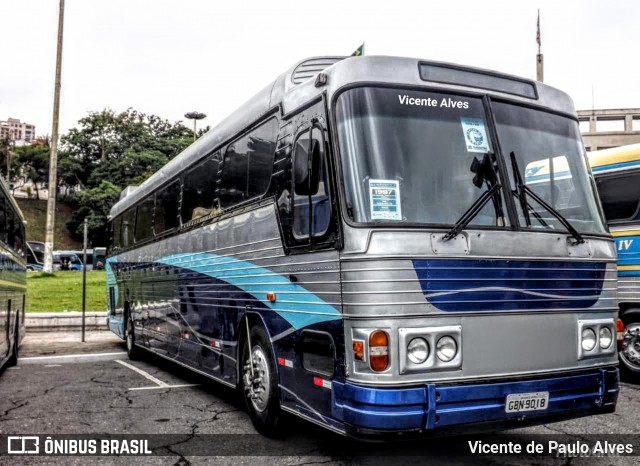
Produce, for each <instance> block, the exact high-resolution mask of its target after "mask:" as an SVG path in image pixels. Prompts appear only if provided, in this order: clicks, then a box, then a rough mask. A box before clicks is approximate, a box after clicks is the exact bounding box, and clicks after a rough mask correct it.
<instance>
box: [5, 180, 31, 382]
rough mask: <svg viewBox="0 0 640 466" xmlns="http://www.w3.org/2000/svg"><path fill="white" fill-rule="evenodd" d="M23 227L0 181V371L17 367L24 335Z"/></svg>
mask: <svg viewBox="0 0 640 466" xmlns="http://www.w3.org/2000/svg"><path fill="white" fill-rule="evenodd" d="M24 225H25V222H24V217H23V216H22V212H21V211H20V208H19V207H18V204H17V203H16V201H15V199H13V196H12V195H11V193H10V191H9V190H8V189H7V187H6V186H5V184H4V181H3V180H0V371H1V370H2V369H3V368H4V367H8V366H15V365H16V364H17V363H18V352H19V351H18V350H19V346H20V343H21V342H22V339H23V338H24V335H25V325H24V324H25V304H26V293H27V263H26V260H25V251H26V249H25V247H26V245H25V228H24Z"/></svg>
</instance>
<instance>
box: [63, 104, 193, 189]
mask: <svg viewBox="0 0 640 466" xmlns="http://www.w3.org/2000/svg"><path fill="white" fill-rule="evenodd" d="M78 123H79V128H72V129H71V130H69V132H68V133H67V134H65V135H64V136H63V137H62V140H61V141H62V146H63V148H64V150H65V151H66V152H67V153H68V154H69V156H70V157H71V158H72V159H75V160H76V161H78V163H79V164H80V166H81V167H82V170H80V171H79V172H78V173H77V178H78V181H79V185H80V186H81V187H82V188H85V187H93V186H97V184H96V183H99V182H100V180H99V179H96V178H95V177H94V179H93V180H92V179H91V177H92V174H93V172H94V171H95V170H96V169H97V168H98V167H99V166H101V165H103V164H107V165H108V164H110V163H111V162H112V161H118V160H119V159H122V158H123V157H124V156H125V153H127V152H129V153H139V152H146V151H156V152H159V153H161V154H163V155H164V156H165V157H166V160H170V159H172V158H173V157H175V156H176V155H178V154H179V153H180V152H182V151H183V150H184V149H185V148H186V147H187V146H188V145H189V144H190V142H191V140H190V138H191V137H192V133H191V130H189V128H187V127H186V126H184V125H183V124H182V123H181V122H177V123H171V122H169V121H168V120H165V119H162V118H160V117H158V116H156V115H145V114H144V113H140V112H138V111H136V110H133V109H128V110H127V111H125V112H121V113H115V112H114V111H113V110H110V109H105V110H102V111H101V112H93V113H90V114H89V115H88V116H87V117H85V118H82V119H81V120H80V121H79V122H78ZM154 160H155V158H154ZM116 163H119V162H116ZM154 163H155V161H154ZM106 171H109V169H106ZM111 171H112V170H111ZM121 187H123V188H124V185H121Z"/></svg>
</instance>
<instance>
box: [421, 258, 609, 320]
mask: <svg viewBox="0 0 640 466" xmlns="http://www.w3.org/2000/svg"><path fill="white" fill-rule="evenodd" d="M413 265H414V268H415V271H416V274H417V276H418V279H419V281H420V286H421V287H422V291H423V293H424V295H425V298H426V299H427V301H428V302H429V303H431V304H433V305H434V306H435V307H436V308H438V309H440V310H442V311H446V312H461V311H512V310H529V309H542V310H544V309H554V308H569V309H586V308H589V307H591V306H593V305H594V304H595V303H596V302H597V301H598V298H599V296H600V293H601V292H602V286H603V283H604V275H605V271H606V264H605V263H601V262H563V261H517V260H465V259H424V260H414V261H413Z"/></svg>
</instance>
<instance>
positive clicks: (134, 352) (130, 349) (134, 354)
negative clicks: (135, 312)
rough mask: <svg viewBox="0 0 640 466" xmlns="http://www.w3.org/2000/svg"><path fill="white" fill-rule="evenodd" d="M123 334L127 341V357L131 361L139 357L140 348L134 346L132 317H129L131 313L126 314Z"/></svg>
mask: <svg viewBox="0 0 640 466" xmlns="http://www.w3.org/2000/svg"><path fill="white" fill-rule="evenodd" d="M124 336H125V341H126V343H127V355H128V356H129V359H131V360H133V361H135V360H137V359H140V357H141V353H142V350H141V349H140V348H139V347H137V346H136V335H135V333H134V331H133V319H132V318H131V314H128V315H127V320H126V325H125V328H124Z"/></svg>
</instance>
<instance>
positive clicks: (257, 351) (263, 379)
mask: <svg viewBox="0 0 640 466" xmlns="http://www.w3.org/2000/svg"><path fill="white" fill-rule="evenodd" d="M250 364H251V365H252V366H253V370H251V369H252V368H251V366H250ZM269 377H270V374H269V362H268V360H267V355H266V354H265V353H264V351H263V349H262V348H261V347H259V346H254V347H253V351H252V352H251V362H249V360H247V361H246V362H245V365H244V374H243V377H242V380H243V383H244V391H245V393H246V395H247V398H248V399H249V401H250V402H251V404H252V405H253V407H254V409H255V410H256V411H258V412H262V411H264V410H265V409H267V403H268V402H269V381H270V378H269Z"/></svg>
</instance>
